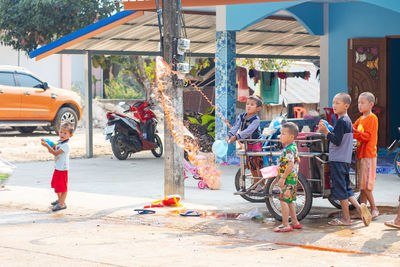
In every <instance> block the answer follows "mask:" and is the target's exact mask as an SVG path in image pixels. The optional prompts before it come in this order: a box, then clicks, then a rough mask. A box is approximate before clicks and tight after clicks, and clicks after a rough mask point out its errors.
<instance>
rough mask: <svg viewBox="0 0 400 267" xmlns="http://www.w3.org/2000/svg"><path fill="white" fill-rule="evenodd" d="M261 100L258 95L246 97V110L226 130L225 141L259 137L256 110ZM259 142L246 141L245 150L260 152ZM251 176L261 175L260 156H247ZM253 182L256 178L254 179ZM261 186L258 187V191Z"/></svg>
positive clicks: (261, 160)
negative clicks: (228, 129) (230, 127)
mask: <svg viewBox="0 0 400 267" xmlns="http://www.w3.org/2000/svg"><path fill="white" fill-rule="evenodd" d="M261 107H262V101H261V99H260V98H259V97H258V96H255V95H251V96H249V98H247V102H246V112H243V113H241V114H239V116H238V117H237V119H236V122H235V124H234V125H233V126H232V129H231V130H230V131H229V132H228V137H227V138H226V141H227V142H228V144H231V143H234V142H235V141H236V140H238V139H261V137H262V135H261V129H260V118H259V117H258V116H257V112H259V111H260V110H261ZM261 148H262V145H261V142H256V141H249V142H247V151H252V152H260V151H261ZM247 164H248V166H249V169H250V170H251V174H252V175H253V177H262V175H261V171H260V169H262V168H263V167H264V164H263V157H262V156H249V160H248V161H247ZM254 182H255V183H256V182H257V180H255V181H254ZM260 190H262V188H258V191H260Z"/></svg>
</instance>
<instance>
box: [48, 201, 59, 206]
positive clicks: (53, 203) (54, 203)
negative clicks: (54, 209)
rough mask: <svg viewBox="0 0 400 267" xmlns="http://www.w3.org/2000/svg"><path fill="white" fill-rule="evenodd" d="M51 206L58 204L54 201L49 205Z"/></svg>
mask: <svg viewBox="0 0 400 267" xmlns="http://www.w3.org/2000/svg"><path fill="white" fill-rule="evenodd" d="M50 204H51V205H52V206H55V205H57V204H58V200H56V201H53V202H51V203H50Z"/></svg>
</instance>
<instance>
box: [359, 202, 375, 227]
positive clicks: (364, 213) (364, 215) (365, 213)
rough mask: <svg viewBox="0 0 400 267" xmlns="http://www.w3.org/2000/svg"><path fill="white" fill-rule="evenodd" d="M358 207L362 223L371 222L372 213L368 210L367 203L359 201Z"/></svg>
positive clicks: (367, 223)
mask: <svg viewBox="0 0 400 267" xmlns="http://www.w3.org/2000/svg"><path fill="white" fill-rule="evenodd" d="M360 208H361V219H362V221H363V223H364V225H365V226H368V225H369V224H370V223H371V220H372V215H371V213H370V212H369V210H368V207H367V205H365V203H361V205H360Z"/></svg>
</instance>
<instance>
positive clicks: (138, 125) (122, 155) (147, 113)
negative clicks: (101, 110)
mask: <svg viewBox="0 0 400 267" xmlns="http://www.w3.org/2000/svg"><path fill="white" fill-rule="evenodd" d="M120 105H121V106H122V105H125V103H124V102H121V103H120ZM152 106H154V104H153V103H152V102H148V101H142V100H141V101H136V102H135V103H133V104H132V105H131V106H130V107H129V108H128V109H127V110H125V111H124V114H126V113H129V112H131V113H132V114H133V117H129V116H127V115H124V114H119V113H115V112H107V115H106V116H107V119H108V122H107V126H106V127H105V129H104V134H105V135H106V140H110V142H111V148H112V151H113V153H114V155H115V157H116V158H117V159H119V160H125V159H126V158H127V157H128V156H129V155H131V154H133V153H137V152H140V151H143V150H151V153H153V155H154V156H155V157H157V158H159V157H161V156H162V154H163V144H162V142H161V138H160V137H159V136H158V134H157V129H156V127H157V123H158V121H157V118H156V115H155V114H154V112H153V111H152V110H151V109H150V107H152Z"/></svg>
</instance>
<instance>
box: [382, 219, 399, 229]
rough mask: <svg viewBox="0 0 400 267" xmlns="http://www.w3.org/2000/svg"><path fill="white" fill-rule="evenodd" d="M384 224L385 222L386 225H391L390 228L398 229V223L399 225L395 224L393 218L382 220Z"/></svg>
mask: <svg viewBox="0 0 400 267" xmlns="http://www.w3.org/2000/svg"><path fill="white" fill-rule="evenodd" d="M384 224H385V225H386V226H387V227H392V228H396V229H400V225H399V224H395V222H394V220H391V221H387V222H384Z"/></svg>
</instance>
